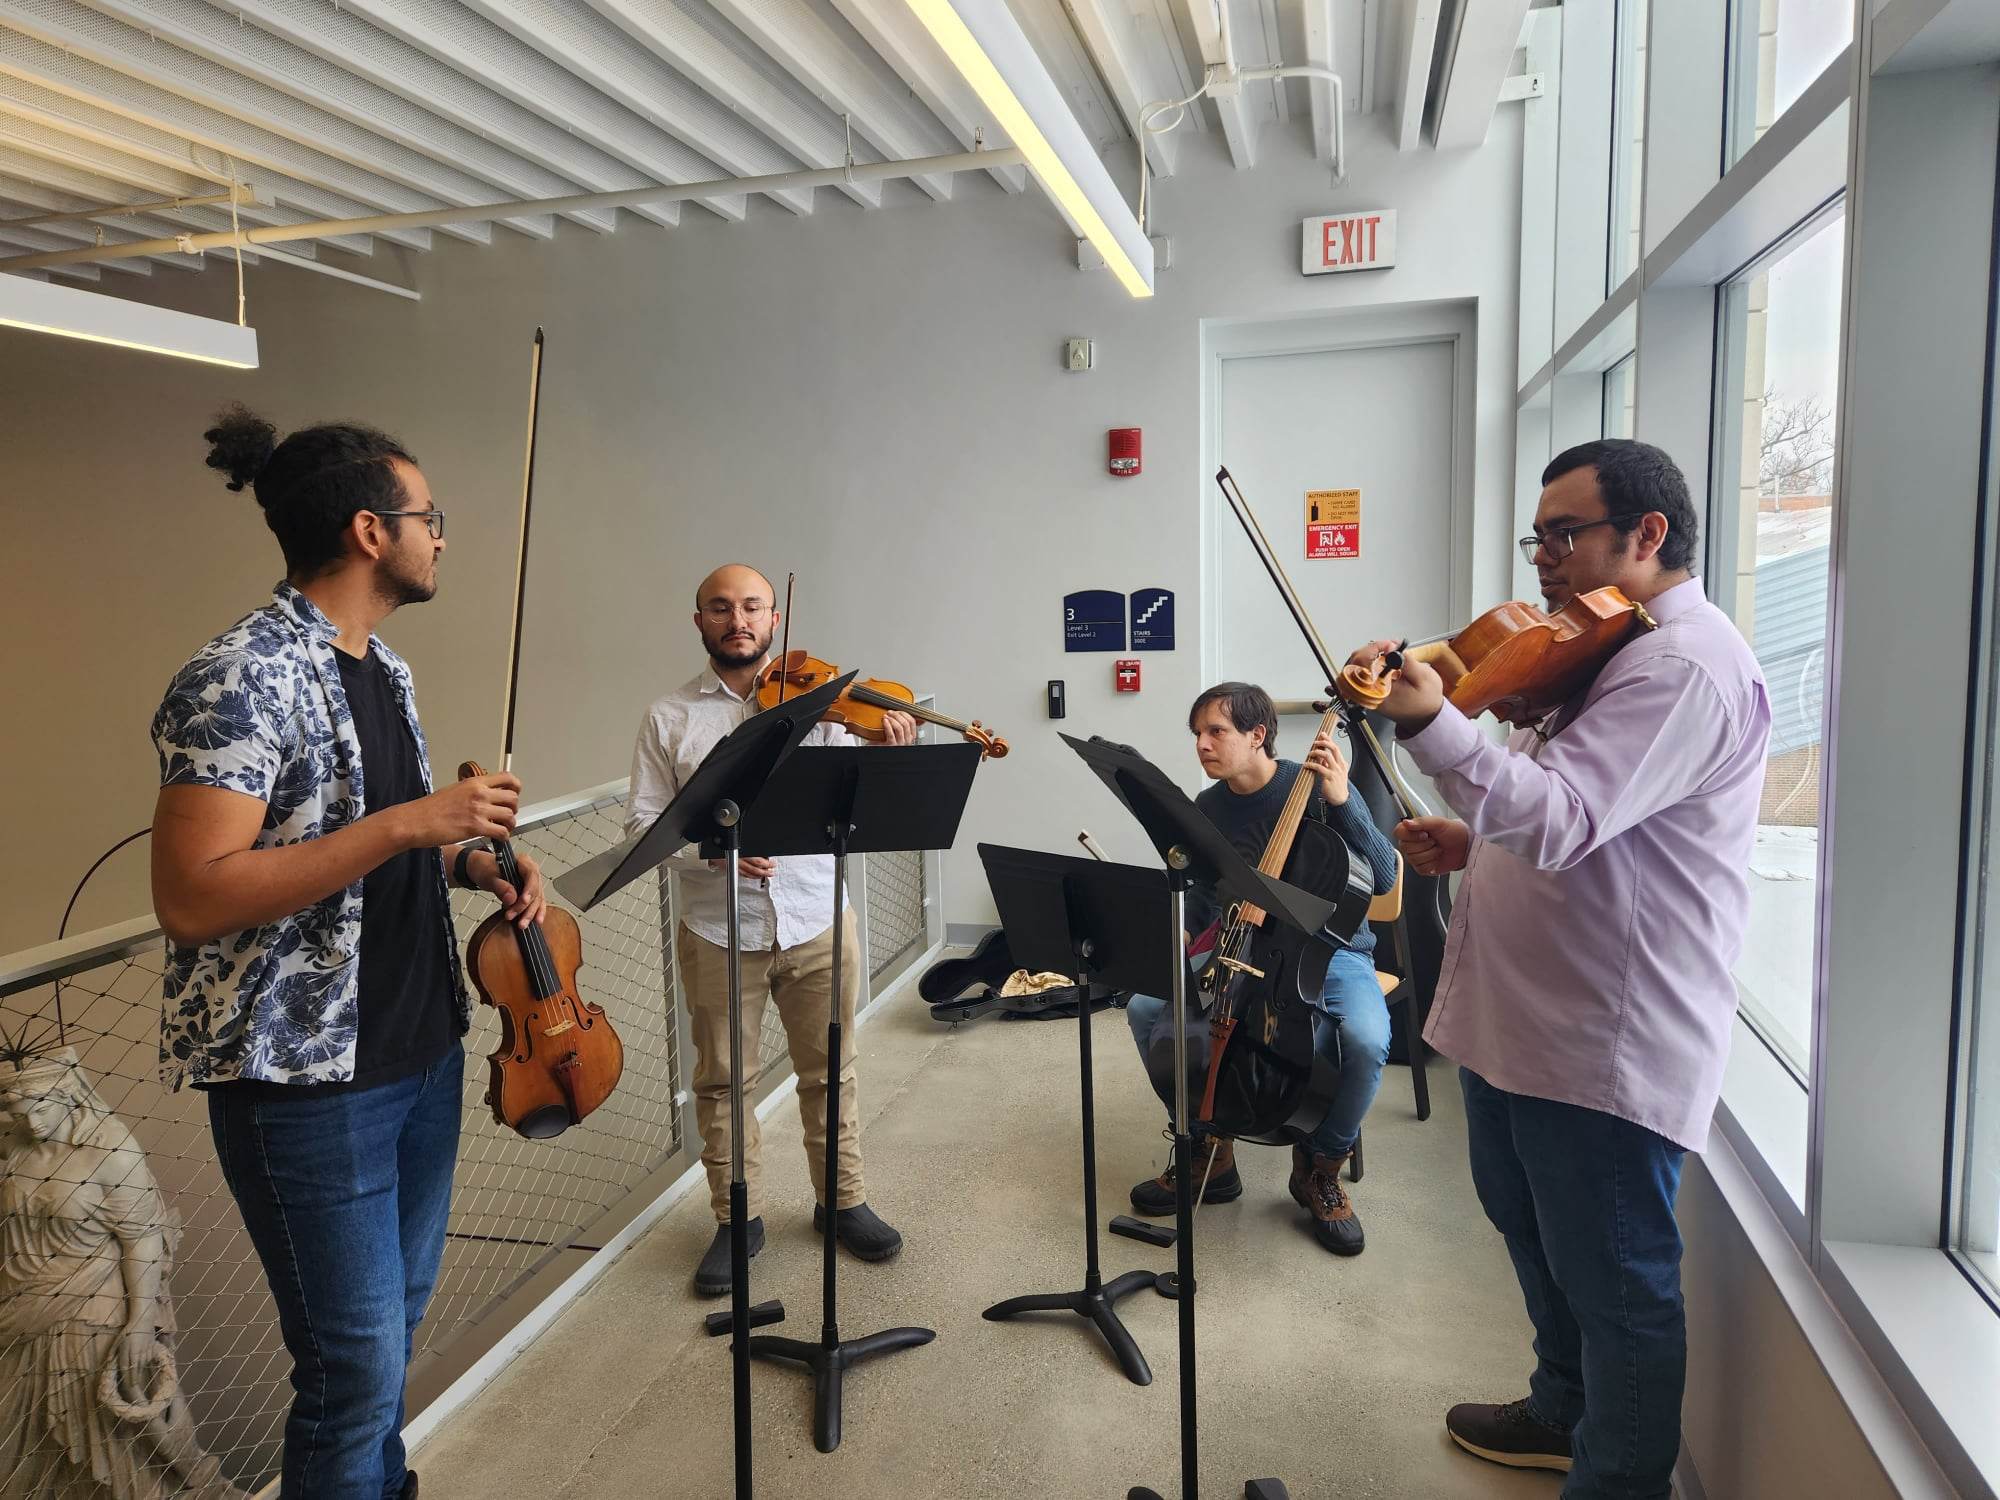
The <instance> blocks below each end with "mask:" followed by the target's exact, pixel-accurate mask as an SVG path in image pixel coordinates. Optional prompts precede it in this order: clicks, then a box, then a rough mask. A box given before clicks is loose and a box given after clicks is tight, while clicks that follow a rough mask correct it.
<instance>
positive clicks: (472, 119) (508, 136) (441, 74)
mask: <svg viewBox="0 0 2000 1500" xmlns="http://www.w3.org/2000/svg"><path fill="white" fill-rule="evenodd" d="M208 3H209V4H211V5H214V6H215V7H216V8H217V10H218V11H219V12H221V13H223V14H226V15H233V16H239V17H241V18H243V19H246V20H248V21H250V22H252V23H253V24H255V25H257V26H260V27H262V28H263V29H264V30H265V31H268V32H270V33H271V34H272V35H273V36H277V37H282V38H283V39H284V40H285V41H288V42H290V43H291V44H292V45H293V46H295V47H298V48H301V49H303V50H304V51H307V52H310V53H312V54H314V55H315V56H317V57H321V58H324V59H325V60H326V61H328V62H330V63H333V64H335V65H337V66H339V67H342V68H345V69H346V70H347V71H348V72H350V73H353V74H355V75H356V76H358V77H361V78H365V79H367V80H368V81H369V82H370V83H373V84H375V85H377V86H378V87H380V88H384V89H387V90H388V91H389V92H390V93H392V94H396V95H398V96H400V97H402V98H404V99H407V100H409V101H410V102H411V103H412V104H415V105H418V106H420V107H422V108H424V109H427V110H430V111H431V112H433V113H437V114H443V115H444V116H445V117H446V118H448V119H452V120H456V121H458V122H459V123H461V124H463V125H464V126H466V127H467V128H469V129H471V130H474V131H477V132H478V133H479V134H480V135H483V136H487V137H489V138H491V139H493V140H496V141H504V142H506V143H507V145H508V147H509V148H510V149H512V150H513V151H515V152H518V153H519V154H520V155H521V156H523V157H525V158H527V159H528V160H529V161H533V162H536V163H538V164H540V165H541V166H543V167H546V168H548V170H549V171H551V172H555V173H558V174H560V175H561V176H563V177H564V178H567V179H568V180H570V181H572V182H575V183H579V184H581V185H583V186H585V187H592V188H598V189H601V190H603V191H607V192H609V191H612V190H614V189H617V188H628V187H639V186H641V185H643V184H645V183H647V182H657V181H661V180H663V179H661V178H658V177H652V176H649V175H644V174H642V173H641V172H639V171H638V170H637V169H636V168H634V167H633V166H632V165H631V164H630V163H629V162H626V161H624V160H621V159H620V158H619V157H617V156H614V155H613V154H612V153H610V152H608V151H605V150H603V149H602V148H601V147H599V146H596V145H594V144H592V143H591V142H590V141H589V140H587V139H586V138H585V137H584V136H583V135H581V134H580V133H578V132H576V131H575V130H573V129H571V128H568V127H567V126H566V125H562V124H558V123H556V122H555V121H554V120H551V119H549V118H547V117H546V116H545V115H544V114H542V113H541V112H540V111H538V110H534V109H529V108H527V107H526V106H524V105H521V104H518V103H516V102H514V101H512V100H510V99H508V98H507V97H505V96H504V95H502V94H500V93H499V92H497V91H495V90H493V89H491V88H488V87H486V86H485V85H484V84H482V83H480V82H478V81H477V80H476V79H475V78H473V77H471V76H469V75H468V74H466V73H464V72H461V71H460V70H459V69H457V68H454V67H451V66H449V65H448V64H446V63H444V62H441V61H439V60H438V59H437V58H436V57H433V56H432V55H431V54H430V53H428V52H426V51H424V50H423V49H421V48H418V47H413V46H410V45H408V44H407V43H405V42H402V41H400V40H399V39H398V38H396V37H395V36H392V35H390V34H389V33H388V32H386V31H383V30H381V29H379V28H377V27H375V26H371V25H369V24H368V22H367V21H365V20H363V19H362V18H361V17H360V16H358V15H355V14H353V13H352V12H351V11H349V10H347V9H345V8H343V7H330V6H328V5H326V4H325V3H324V0H208ZM633 212H634V213H637V214H639V215H641V216H642V217H644V218H648V219H651V220H652V221H653V222H654V223H656V224H668V225H671V224H677V223H679V222H680V211H679V206H678V205H676V204H667V205H664V206H662V205H658V204H647V205H645V206H644V207H641V208H637V209H634V210H633Z"/></svg>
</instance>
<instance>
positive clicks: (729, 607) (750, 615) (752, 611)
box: [701, 599, 771, 625]
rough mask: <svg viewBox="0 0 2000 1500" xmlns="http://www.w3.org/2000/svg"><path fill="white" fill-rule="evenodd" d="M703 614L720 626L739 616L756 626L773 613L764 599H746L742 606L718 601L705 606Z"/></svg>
mask: <svg viewBox="0 0 2000 1500" xmlns="http://www.w3.org/2000/svg"><path fill="white" fill-rule="evenodd" d="M701 612H702V613H703V614H705V615H707V616H708V618H709V619H711V620H713V621H714V622H715V623H716V624H718V625H722V624H726V623H728V621H729V618H730V617H731V616H732V615H739V614H740V615H742V616H743V618H744V619H746V620H749V621H750V622H752V623H753V624H754V623H755V622H757V621H758V620H761V619H763V618H764V616H766V615H768V614H769V613H770V612H771V606H770V605H768V604H766V603H765V602H764V601H763V600H762V599H746V600H744V601H743V603H741V604H725V603H723V602H722V601H721V600H720V599H717V600H714V601H712V602H711V603H708V604H704V605H703V606H702V607H701Z"/></svg>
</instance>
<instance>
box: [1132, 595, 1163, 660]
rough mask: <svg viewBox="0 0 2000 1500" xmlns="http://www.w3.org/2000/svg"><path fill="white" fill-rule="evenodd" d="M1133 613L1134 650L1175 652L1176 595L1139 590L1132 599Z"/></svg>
mask: <svg viewBox="0 0 2000 1500" xmlns="http://www.w3.org/2000/svg"><path fill="white" fill-rule="evenodd" d="M1129 603H1130V607H1131V611H1132V649H1133V650H1134V651H1171V650H1173V649H1174V591H1173V590H1172V589H1135V590H1134V591H1133V592H1132V594H1131V595H1130V596H1129Z"/></svg>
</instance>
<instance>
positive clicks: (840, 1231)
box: [813, 1203, 903, 1260]
mask: <svg viewBox="0 0 2000 1500" xmlns="http://www.w3.org/2000/svg"><path fill="white" fill-rule="evenodd" d="M813 1229H814V1230H815V1231H817V1232H818V1233H820V1234H824V1233H825V1232H826V1208H825V1206H824V1205H822V1204H818V1203H815V1204H814V1205H813ZM833 1237H834V1238H835V1239H837V1240H839V1241H840V1243H841V1244H842V1245H844V1246H846V1247H847V1253H848V1254H850V1255H853V1256H856V1257H857V1258H859V1259H861V1260H887V1259H888V1258H889V1257H890V1256H892V1255H894V1254H895V1253H896V1252H897V1251H898V1250H900V1249H902V1248H903V1237H902V1236H901V1235H900V1234H898V1233H896V1231H895V1230H893V1229H891V1228H890V1227H889V1226H888V1225H887V1224H885V1223H883V1222H882V1216H881V1215H880V1214H878V1213H876V1212H875V1210H874V1209H872V1208H870V1207H869V1206H868V1205H867V1204H865V1203H857V1204H855V1205H854V1207H852V1208H843V1209H841V1210H840V1211H839V1212H838V1213H836V1214H835V1215H834V1216H833Z"/></svg>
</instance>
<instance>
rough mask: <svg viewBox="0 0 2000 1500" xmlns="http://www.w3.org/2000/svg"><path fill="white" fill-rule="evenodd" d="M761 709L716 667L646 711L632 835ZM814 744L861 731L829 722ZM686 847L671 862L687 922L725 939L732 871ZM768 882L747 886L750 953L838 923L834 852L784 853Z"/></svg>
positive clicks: (743, 914)
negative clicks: (723, 741) (714, 867)
mask: <svg viewBox="0 0 2000 1500" xmlns="http://www.w3.org/2000/svg"><path fill="white" fill-rule="evenodd" d="M756 712H757V704H756V701H755V700H754V699H750V698H740V697H738V696H737V695H736V694H735V693H734V692H732V691H731V690H730V688H729V685H728V684H727V683H725V682H724V681H723V680H722V679H721V678H720V677H717V676H716V675H715V669H714V668H713V667H704V668H703V669H702V672H701V675H700V676H699V677H696V678H695V679H694V680H693V681H692V682H689V683H685V684H683V685H682V686H681V687H678V688H676V689H674V691H672V692H671V693H668V694H667V695H666V696H665V697H664V698H661V699H660V700H659V701H658V702H656V703H655V704H653V706H652V707H650V708H648V709H647V710H646V717H645V718H644V719H643V720H642V721H641V722H640V724H639V738H638V742H637V743H636V744H635V745H633V747H632V791H631V796H630V797H629V798H628V799H627V801H626V804H625V834H626V837H628V838H630V837H631V836H632V835H633V834H636V833H638V832H640V831H641V830H643V829H644V828H646V827H647V826H649V825H650V824H651V823H652V821H653V819H654V818H656V817H658V816H659V815H660V809H662V808H663V807H665V806H666V805H667V804H668V803H669V802H671V801H673V800H674V797H675V796H676V795H677V794H678V793H679V792H680V789H681V788H682V787H683V786H685V785H686V784H687V779H688V778H689V777H690V776H692V775H693V774H694V772H695V768H696V767H697V766H699V765H700V764H701V763H702V761H704V760H706V759H707V758H708V752H709V751H711V750H713V749H714V748H715V746H716V742H717V741H719V740H720V739H722V737H723V736H724V735H726V734H728V733H729V731H730V730H732V729H734V728H735V727H736V726H737V725H739V724H741V723H742V722H743V721H744V720H745V719H747V718H749V717H750V716H751V715H752V714H754V713H756ZM804 743H805V744H808V745H851V744H853V743H855V741H854V737H853V736H852V735H850V734H849V733H848V732H847V730H846V729H845V728H843V727H842V726H840V725H838V724H828V723H825V722H824V721H822V722H821V723H818V724H815V725H814V726H813V727H812V728H811V730H809V731H808V732H807V734H806V737H805V740H804ZM691 849H692V846H691V845H689V846H683V849H682V852H681V853H679V854H676V855H675V856H674V857H673V858H672V859H670V860H668V861H667V863H668V864H670V865H672V866H673V867H674V869H675V870H676V871H677V872H679V874H680V878H681V892H680V894H681V922H682V925H684V926H685V927H687V929H688V930H689V931H690V932H693V933H694V934H695V935H696V936H697V937H702V938H706V939H707V940H708V941H709V942H711V943H715V944H717V945H718V946H726V945H727V944H728V942H729V924H728V921H727V919H726V910H725V907H726V902H727V899H728V897H727V893H726V891H725V890H724V883H725V879H726V877H725V875H724V872H723V871H721V870H711V869H710V868H709V867H708V863H707V861H706V860H703V859H701V858H699V857H698V856H696V855H695V854H693V853H691V852H689V851H690V850H691ZM775 863H776V864H777V867H778V869H777V873H776V874H774V875H772V876H771V878H770V879H769V880H768V881H759V880H749V879H745V880H744V881H743V882H742V886H741V890H740V893H739V894H740V898H741V900H740V910H739V913H738V915H739V917H740V920H741V923H742V927H741V933H740V938H741V946H742V949H743V951H744V952H745V953H760V952H768V951H769V950H770V949H771V948H772V947H773V946H776V947H779V948H796V947H798V946H799V945H800V944H801V943H809V942H811V941H812V940H813V939H814V938H816V937H818V936H819V935H820V934H821V933H823V932H825V931H826V930H827V929H828V928H830V927H832V926H833V856H832V855H831V854H784V855H780V856H778V858H777V860H776V861H775Z"/></svg>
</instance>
